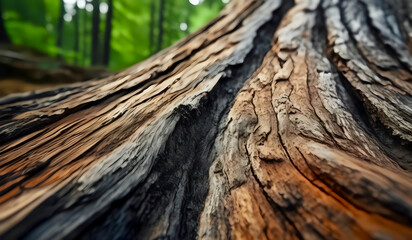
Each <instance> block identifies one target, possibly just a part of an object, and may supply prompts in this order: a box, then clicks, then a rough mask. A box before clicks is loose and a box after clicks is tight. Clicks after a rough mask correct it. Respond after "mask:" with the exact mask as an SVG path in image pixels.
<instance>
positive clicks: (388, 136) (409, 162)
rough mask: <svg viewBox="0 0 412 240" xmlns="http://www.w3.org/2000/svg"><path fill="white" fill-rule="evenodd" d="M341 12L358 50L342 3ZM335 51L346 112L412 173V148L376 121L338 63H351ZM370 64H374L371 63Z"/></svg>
mask: <svg viewBox="0 0 412 240" xmlns="http://www.w3.org/2000/svg"><path fill="white" fill-rule="evenodd" d="M338 8H339V11H340V15H341V18H342V24H343V25H344V27H345V29H346V31H348V35H349V39H350V41H351V42H352V43H353V44H354V46H356V43H357V42H356V39H355V38H354V36H353V35H352V32H351V31H350V29H349V28H348V26H347V24H346V22H345V21H346V20H345V18H344V15H343V10H342V6H341V2H339V5H338ZM325 37H326V39H327V35H325ZM332 47H333V46H328V49H329V50H328V51H327V54H326V56H327V58H328V60H329V62H330V63H331V64H332V66H331V67H332V70H333V71H334V72H337V73H338V78H337V81H336V88H337V89H336V90H337V93H338V96H339V98H340V100H341V101H342V102H343V103H344V105H345V107H346V109H347V110H348V112H350V113H351V114H352V116H353V118H354V119H355V121H356V122H357V123H358V124H359V126H360V127H361V128H362V129H363V130H364V131H365V132H366V133H368V135H369V136H370V137H371V138H373V139H374V140H375V142H376V144H377V145H378V146H379V147H380V148H381V149H382V150H383V151H384V152H385V153H386V154H387V155H388V156H389V157H391V158H392V159H395V161H396V163H397V164H398V165H399V166H400V167H401V168H403V169H406V170H412V150H411V149H412V144H411V143H409V142H407V141H405V140H402V139H401V138H400V137H398V136H395V135H393V134H392V133H391V131H392V130H390V129H388V127H386V126H385V125H384V124H383V123H382V122H381V121H380V120H379V117H372V116H371V115H370V111H369V110H368V104H369V105H371V103H368V100H367V99H365V97H363V96H362V93H360V92H358V91H357V90H356V89H354V87H353V86H352V84H351V83H350V81H349V80H348V79H347V78H346V77H345V76H344V75H343V73H342V72H341V71H339V68H338V62H339V61H342V62H343V64H344V65H345V66H346V65H347V62H346V61H345V60H343V59H341V57H340V56H339V55H338V54H336V53H334V51H333V49H331V48H332ZM359 53H360V52H359ZM360 56H361V57H363V58H365V57H364V56H363V55H362V53H360ZM366 62H367V63H368V64H370V63H369V62H368V61H366ZM350 71H351V70H350Z"/></svg>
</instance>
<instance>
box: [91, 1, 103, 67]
mask: <svg viewBox="0 0 412 240" xmlns="http://www.w3.org/2000/svg"><path fill="white" fill-rule="evenodd" d="M92 4H93V14H92V46H91V49H92V53H91V65H98V64H100V63H101V61H100V47H99V44H100V43H99V42H100V41H99V40H100V10H99V6H100V0H93V1H92Z"/></svg>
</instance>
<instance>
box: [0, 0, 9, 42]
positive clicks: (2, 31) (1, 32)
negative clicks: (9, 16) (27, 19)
mask: <svg viewBox="0 0 412 240" xmlns="http://www.w3.org/2000/svg"><path fill="white" fill-rule="evenodd" d="M0 43H10V38H9V36H8V35H7V31H6V27H5V26H4V21H3V1H1V0H0Z"/></svg>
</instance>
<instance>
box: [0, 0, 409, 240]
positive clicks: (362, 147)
mask: <svg viewBox="0 0 412 240" xmlns="http://www.w3.org/2000/svg"><path fill="white" fill-rule="evenodd" d="M402 4H403V5H402ZM400 5H402V6H407V7H403V8H398V7H397V6H400ZM411 10H412V9H411V5H410V4H409V3H408V1H407V0H405V1H402V0H396V1H389V0H387V1H378V0H360V1H358V0H341V1H333V0H324V1H309V0H300V1H296V3H293V2H292V1H288V0H284V1H282V0H266V1H264V0H261V1H259V0H256V1H250V0H237V1H236V0H233V1H232V2H231V3H230V4H229V5H228V6H227V7H226V8H225V9H224V10H223V11H222V13H221V14H220V15H219V17H217V18H216V19H215V20H213V21H212V22H211V23H209V24H208V25H207V26H205V27H204V28H202V29H201V30H200V31H198V32H197V33H194V34H192V35H189V36H188V37H186V38H185V39H183V40H181V41H180V42H178V43H177V44H175V45H174V46H172V47H170V48H168V49H165V50H163V51H161V52H159V53H158V54H156V55H154V56H153V57H151V58H150V59H148V60H146V61H145V62H142V63H140V64H138V65H135V66H133V67H131V68H129V69H127V70H125V71H123V72H121V73H119V74H117V75H115V76H112V77H109V78H106V79H103V80H96V81H90V82H87V83H82V84H74V85H68V86H65V87H62V88H59V89H54V90H48V91H40V92H34V93H27V94H22V95H14V96H10V97H7V98H3V99H1V100H0V106H1V108H0V172H1V177H0V186H1V188H0V237H1V238H2V239H17V238H23V237H24V238H26V239H55V238H70V239H71V238H80V239H89V238H93V239H113V238H120V239H134V238H137V239H194V238H199V239H277V238H279V239H410V238H411V236H412V227H411V226H412V181H411V179H412V174H411V170H412V151H411V149H412V148H411V146H412V107H411V105H412V83H411V79H412V57H411V54H410V52H408V41H410V39H408V38H409V36H411V33H412V31H410V30H411V29H410V28H408V24H409V23H410V22H411V16H410V14H408V13H410V12H411Z"/></svg>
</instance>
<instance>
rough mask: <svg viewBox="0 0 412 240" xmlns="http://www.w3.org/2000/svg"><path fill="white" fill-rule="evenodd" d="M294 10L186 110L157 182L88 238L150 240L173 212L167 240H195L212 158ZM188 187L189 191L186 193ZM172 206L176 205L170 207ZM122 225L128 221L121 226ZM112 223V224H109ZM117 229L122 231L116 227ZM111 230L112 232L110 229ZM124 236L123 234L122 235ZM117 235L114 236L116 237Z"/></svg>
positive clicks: (264, 31) (263, 31)
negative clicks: (222, 125)
mask: <svg viewBox="0 0 412 240" xmlns="http://www.w3.org/2000/svg"><path fill="white" fill-rule="evenodd" d="M291 6H292V2H289V3H287V4H283V5H282V7H281V8H280V9H278V10H277V11H275V13H274V14H273V17H272V19H271V20H270V21H269V22H267V23H265V24H264V25H263V26H262V27H261V28H260V29H259V30H258V33H257V36H256V37H255V39H254V42H253V46H254V48H253V49H252V51H251V52H250V53H249V54H248V55H247V56H246V59H245V61H244V62H243V63H242V64H239V65H234V66H230V67H229V69H226V75H227V76H228V77H225V78H223V79H221V80H220V81H219V82H218V84H217V85H216V86H215V87H214V89H213V90H212V91H211V92H210V93H209V94H208V96H207V97H205V98H203V99H202V100H201V103H200V107H199V108H197V109H189V108H188V107H185V106H182V107H180V108H179V110H178V113H179V114H180V115H182V116H184V117H182V118H181V120H180V121H179V122H178V124H177V125H176V127H175V130H174V132H173V133H172V135H171V137H170V138H169V139H168V141H167V143H166V147H165V150H164V151H163V153H162V154H161V155H160V157H159V158H158V159H157V160H156V164H155V166H154V168H153V169H152V172H151V173H150V175H151V176H157V177H154V178H151V179H150V177H149V180H148V181H146V182H145V183H143V184H142V185H143V186H142V185H140V186H138V188H136V189H135V190H134V192H133V193H132V194H131V195H129V196H127V197H125V198H124V199H123V200H122V201H119V202H118V203H117V204H116V206H114V207H113V208H112V209H111V210H110V211H109V212H108V213H107V214H106V215H105V216H104V220H103V218H102V220H100V221H99V222H98V223H96V224H94V226H93V228H92V229H89V230H87V231H86V232H84V233H83V238H90V237H92V236H93V237H97V238H99V237H100V238H105V237H107V236H108V234H109V235H110V236H111V237H120V238H133V237H131V236H141V237H142V238H145V236H148V235H147V234H149V233H148V232H145V231H146V230H147V229H150V227H151V226H154V225H156V224H158V223H159V222H158V221H159V220H160V219H161V218H162V217H164V216H163V215H165V211H166V208H167V207H172V209H173V210H172V211H171V214H170V216H169V217H168V221H169V226H168V230H167V233H166V234H165V235H164V236H162V238H164V239H195V238H196V235H197V229H198V220H199V216H200V212H201V210H202V208H203V205H204V200H205V198H206V195H207V192H208V173H209V168H210V165H211V162H210V158H209V153H210V152H211V150H212V147H213V143H214V141H215V138H216V135H217V133H218V126H219V122H220V121H221V119H222V117H223V116H224V115H226V114H227V113H228V111H229V109H230V107H231V105H232V101H233V99H234V97H235V96H236V94H237V92H238V91H239V90H240V88H241V87H242V86H243V84H244V82H245V81H246V80H247V79H248V78H249V77H251V75H252V74H253V73H254V72H255V71H256V69H257V68H258V67H259V66H260V65H261V63H262V61H263V58H264V56H265V55H266V53H267V52H268V51H269V50H270V48H271V45H270V43H271V40H272V37H273V35H274V32H275V30H276V28H277V26H278V24H279V23H280V20H281V17H282V16H283V14H284V13H286V11H287V10H288V9H289V8H290V7H291ZM182 186H183V187H182ZM168 203H169V204H171V205H170V206H168ZM121 219H127V221H126V222H121V221H120V220H121ZM109 223H110V224H109ZM113 223H114V224H113ZM116 225H117V226H116ZM108 228H110V229H108ZM119 230H121V231H119ZM111 234H113V235H111Z"/></svg>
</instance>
